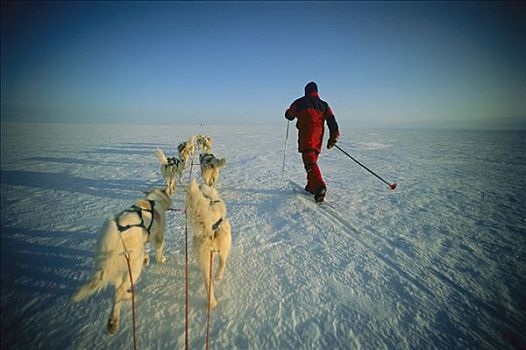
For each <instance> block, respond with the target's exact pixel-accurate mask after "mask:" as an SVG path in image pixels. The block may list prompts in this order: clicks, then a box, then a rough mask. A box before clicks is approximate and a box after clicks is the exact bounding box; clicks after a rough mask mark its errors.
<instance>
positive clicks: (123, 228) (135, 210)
mask: <svg viewBox="0 0 526 350" xmlns="http://www.w3.org/2000/svg"><path fill="white" fill-rule="evenodd" d="M148 203H150V207H151V209H144V208H141V207H138V206H136V205H135V204H134V205H132V206H131V208H130V209H126V210H124V211H122V212H121V213H120V214H119V216H118V217H117V218H116V219H115V223H116V224H117V229H118V230H119V232H121V233H122V232H124V231H127V230H129V229H130V228H132V227H142V228H144V229H145V230H146V231H147V232H148V237H150V230H151V228H152V226H153V221H154V217H155V211H154V208H155V202H154V201H152V200H148ZM143 210H144V211H147V212H149V213H150V215H151V216H152V219H151V221H150V224H149V225H148V227H146V225H145V224H144V218H143V217H142V212H143ZM124 213H136V214H137V215H138V216H139V219H141V222H140V223H138V224H131V225H126V226H123V225H121V224H119V218H120V217H121V216H122V214H124Z"/></svg>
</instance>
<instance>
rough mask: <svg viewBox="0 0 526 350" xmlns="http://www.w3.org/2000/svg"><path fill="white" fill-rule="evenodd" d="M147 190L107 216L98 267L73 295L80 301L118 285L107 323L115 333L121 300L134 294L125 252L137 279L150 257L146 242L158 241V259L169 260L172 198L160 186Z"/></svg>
mask: <svg viewBox="0 0 526 350" xmlns="http://www.w3.org/2000/svg"><path fill="white" fill-rule="evenodd" d="M145 194H146V196H145V198H144V199H139V200H137V201H136V202H135V205H134V206H132V207H131V208H129V209H127V210H124V211H122V212H121V213H120V214H118V215H116V216H113V217H109V218H107V219H106V221H105V222H104V225H103V227H102V230H101V232H100V235H99V239H98V243H97V250H96V258H95V259H96V270H95V272H94V273H93V275H92V276H91V279H90V281H89V282H88V283H86V284H85V285H84V286H82V287H81V288H80V289H79V290H78V291H77V292H76V293H75V294H74V295H73V300H74V301H80V300H82V299H84V298H86V297H88V296H90V295H92V294H93V293H95V292H99V291H101V290H102V289H104V288H105V287H106V286H108V285H109V284H113V285H114V286H115V297H114V300H113V308H112V310H111V313H110V317H109V320H108V324H107V327H106V328H107V330H108V332H109V333H110V334H115V332H116V331H117V329H118V328H119V321H120V312H121V302H122V300H124V299H129V298H131V290H130V286H131V283H130V275H129V271H128V261H127V258H126V255H128V256H129V266H130V270H131V274H132V277H133V282H134V283H136V282H137V281H138V280H139V277H140V276H141V271H142V268H143V264H146V263H147V261H148V257H147V255H145V252H144V245H145V244H146V243H147V242H153V243H154V244H155V253H156V260H157V262H158V263H164V262H165V261H166V257H165V256H164V255H163V245H164V227H165V224H166V218H165V212H166V210H167V209H168V208H169V207H170V204H171V198H170V196H169V195H168V193H166V191H165V190H162V189H160V188H157V189H154V190H152V191H150V192H145Z"/></svg>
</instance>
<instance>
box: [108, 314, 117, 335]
mask: <svg viewBox="0 0 526 350" xmlns="http://www.w3.org/2000/svg"><path fill="white" fill-rule="evenodd" d="M106 329H107V330H108V333H110V335H114V334H115V332H117V329H119V320H114V319H113V318H110V319H109V320H108V325H107V326H106Z"/></svg>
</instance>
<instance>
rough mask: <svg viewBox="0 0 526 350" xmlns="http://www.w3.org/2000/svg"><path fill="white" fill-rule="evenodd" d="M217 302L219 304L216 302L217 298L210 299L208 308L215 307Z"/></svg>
mask: <svg viewBox="0 0 526 350" xmlns="http://www.w3.org/2000/svg"><path fill="white" fill-rule="evenodd" d="M218 304H219V303H218V302H217V300H215V299H214V300H211V301H210V308H211V309H215V308H216V307H217V305H218Z"/></svg>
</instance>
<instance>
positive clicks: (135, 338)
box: [124, 252, 137, 350]
mask: <svg viewBox="0 0 526 350" xmlns="http://www.w3.org/2000/svg"><path fill="white" fill-rule="evenodd" d="M124 257H125V258H126V264H127V265H128V273H129V274H130V285H131V295H132V322H133V349H134V350H137V336H136V334H135V329H136V327H135V288H134V287H133V277H132V272H131V266H130V253H129V252H125V253H124Z"/></svg>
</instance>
